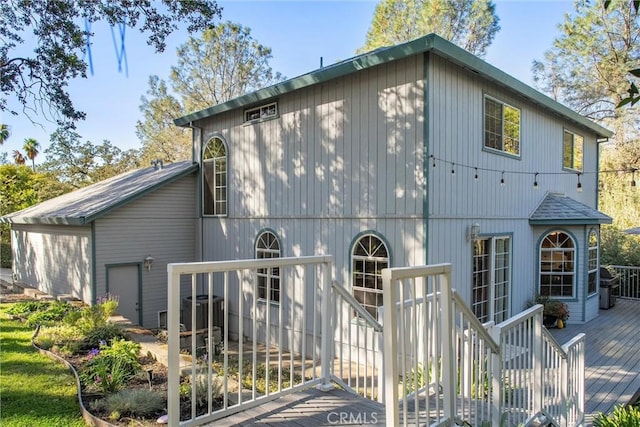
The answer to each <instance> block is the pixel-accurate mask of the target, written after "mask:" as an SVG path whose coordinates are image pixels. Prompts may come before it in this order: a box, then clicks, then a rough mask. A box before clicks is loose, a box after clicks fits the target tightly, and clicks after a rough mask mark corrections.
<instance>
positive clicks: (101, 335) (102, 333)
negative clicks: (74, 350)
mask: <svg viewBox="0 0 640 427" xmlns="http://www.w3.org/2000/svg"><path fill="white" fill-rule="evenodd" d="M83 335H84V338H82V340H81V341H80V342H79V343H78V348H79V350H80V351H88V350H91V349H92V348H96V347H99V346H100V343H101V342H113V341H115V340H120V339H125V340H126V339H127V338H128V337H127V334H126V332H125V331H124V329H123V328H122V326H120V325H118V324H117V323H105V324H104V325H101V326H98V327H96V328H93V329H91V330H90V331H88V332H85V333H84V334H83Z"/></svg>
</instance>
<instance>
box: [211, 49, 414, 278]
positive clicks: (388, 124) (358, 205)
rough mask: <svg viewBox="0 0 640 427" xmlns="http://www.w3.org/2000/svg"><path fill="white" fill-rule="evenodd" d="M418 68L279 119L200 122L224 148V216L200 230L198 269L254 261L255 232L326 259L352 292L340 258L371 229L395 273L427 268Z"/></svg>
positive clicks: (372, 74)
mask: <svg viewBox="0 0 640 427" xmlns="http://www.w3.org/2000/svg"><path fill="white" fill-rule="evenodd" d="M422 65H423V61H422V57H413V58H409V59H406V60H401V61H397V62H393V63H390V64H387V65H383V66H379V67H375V68H372V69H369V70H365V71H363V72H360V73H358V74H356V75H350V76H347V77H345V78H341V79H337V80H335V81H331V82H328V83H324V84H320V85H317V86H315V87H311V88H307V89H302V90H299V91H296V92H293V93H291V94H288V95H286V96H283V97H281V98H280V99H278V109H279V117H278V118H276V119H272V120H267V121H264V122H261V123H255V124H244V123H242V117H243V115H242V111H234V112H229V113H225V114H222V115H220V116H218V117H215V118H214V119H211V120H209V121H206V122H204V123H203V124H202V125H203V127H204V130H203V135H204V137H203V143H206V141H207V140H208V139H209V138H210V137H211V136H212V135H216V134H218V135H222V136H223V137H224V138H225V140H226V141H227V143H228V145H229V147H230V149H229V152H230V157H229V183H230V188H229V202H230V203H229V215H228V217H226V218H205V219H204V221H203V235H204V236H206V238H205V239H204V253H203V259H204V260H220V259H242V258H253V257H255V254H254V249H253V247H254V242H255V239H256V237H257V235H258V233H259V232H260V230H262V229H265V228H269V229H272V230H273V231H275V232H276V234H277V235H278V236H279V238H280V240H281V245H282V252H283V256H299V255H313V254H331V255H333V256H334V257H335V269H336V271H335V276H334V277H335V279H336V280H338V281H339V282H341V283H343V284H344V285H345V286H347V287H350V286H351V280H350V276H349V273H350V271H349V270H350V267H349V255H350V254H349V250H350V247H351V245H352V243H353V240H354V239H355V237H356V236H357V235H358V234H359V233H362V232H364V231H374V232H376V233H378V234H379V235H381V236H382V237H383V238H384V239H385V240H386V242H387V243H388V245H389V250H390V252H391V254H392V262H393V264H394V265H398V266H400V265H418V264H422V263H424V259H425V253H424V232H423V220H422V207H423V194H424V189H423V178H422V169H423V167H422V160H421V159H422V151H423V127H424V123H423V115H422V111H423V99H424V98H423V96H424V94H423V81H422V79H423V67H422Z"/></svg>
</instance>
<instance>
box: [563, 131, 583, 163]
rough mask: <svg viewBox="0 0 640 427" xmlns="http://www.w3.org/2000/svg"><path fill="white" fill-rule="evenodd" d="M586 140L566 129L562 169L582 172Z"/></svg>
mask: <svg viewBox="0 0 640 427" xmlns="http://www.w3.org/2000/svg"><path fill="white" fill-rule="evenodd" d="M583 156H584V138H583V137H582V136H580V135H578V134H576V133H573V132H570V131H568V130H566V129H565V131H564V140H563V144H562V167H563V168H565V169H571V170H575V171H580V172H582V160H583Z"/></svg>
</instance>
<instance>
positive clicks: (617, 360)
mask: <svg viewBox="0 0 640 427" xmlns="http://www.w3.org/2000/svg"><path fill="white" fill-rule="evenodd" d="M551 332H552V334H553V335H554V336H555V337H556V339H557V340H558V342H560V343H561V344H563V343H565V342H567V341H568V340H570V339H571V338H573V337H574V336H575V335H576V334H578V333H581V332H584V333H585V334H586V366H585V371H586V372H585V381H586V398H585V413H586V414H594V415H595V414H597V413H599V412H603V413H607V412H609V411H610V410H611V409H613V407H614V406H615V405H617V404H625V403H628V402H629V401H630V400H631V399H632V398H633V397H634V395H635V394H636V392H638V390H640V356H639V355H640V301H634V300H620V299H619V300H618V301H617V303H616V305H615V307H613V308H611V309H609V310H600V315H599V316H598V317H597V318H596V319H594V320H592V321H591V322H589V323H586V324H582V325H568V326H567V327H566V328H564V329H552V330H551ZM384 414H385V411H384V406H383V405H382V404H380V403H377V402H373V401H370V400H367V399H364V398H361V397H359V396H356V395H354V394H352V393H348V392H346V391H344V390H339V389H336V390H333V391H331V392H328V393H324V392H320V391H317V390H315V389H310V390H307V391H304V392H301V393H296V394H293V395H290V396H286V397H283V398H281V399H278V400H276V401H273V402H269V403H267V404H265V405H262V406H260V407H257V408H254V409H251V410H248V411H245V412H241V413H239V414H235V415H232V416H230V417H227V418H224V419H222V420H219V421H216V422H215V425H216V426H244V425H253V424H260V425H264V426H271V425H273V426H275V425H277V426H279V427H282V426H296V427H299V426H305V427H309V426H321V425H336V424H340V425H356V426H357V425H374V426H375V425H380V426H383V425H385V415H384ZM340 417H343V418H340ZM587 419H588V420H590V419H592V416H588V417H587Z"/></svg>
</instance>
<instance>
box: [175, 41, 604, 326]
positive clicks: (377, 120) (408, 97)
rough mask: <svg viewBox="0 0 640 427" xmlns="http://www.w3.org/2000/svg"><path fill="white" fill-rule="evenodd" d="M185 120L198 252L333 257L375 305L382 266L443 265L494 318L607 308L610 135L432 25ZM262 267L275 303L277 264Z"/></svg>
mask: <svg viewBox="0 0 640 427" xmlns="http://www.w3.org/2000/svg"><path fill="white" fill-rule="evenodd" d="M175 124H176V125H178V126H184V127H190V128H192V129H193V144H194V153H195V156H196V158H195V159H194V160H195V161H196V162H197V163H198V164H199V165H200V178H199V183H200V191H199V196H200V198H199V200H198V213H199V216H200V217H201V219H200V220H199V221H200V225H199V227H198V229H199V232H198V234H197V235H196V236H195V238H196V240H197V242H196V245H195V247H196V248H197V250H198V252H197V254H196V257H197V258H198V259H199V260H202V261H211V260H234V259H246V258H273V257H296V256H303V255H314V254H331V255H333V256H334V259H335V266H334V269H335V271H334V272H333V273H334V279H335V280H336V281H338V282H339V283H341V284H342V285H343V286H345V287H346V288H347V289H349V291H350V292H352V294H353V296H354V297H355V298H356V299H357V300H358V301H359V302H360V303H361V304H362V305H363V306H364V307H365V308H366V309H367V310H368V311H369V312H370V313H371V314H372V315H373V316H374V317H376V316H379V313H378V307H379V306H380V305H381V303H382V290H381V287H382V279H381V270H382V269H383V268H385V267H394V266H404V265H421V264H435V263H441V262H450V263H452V264H453V265H454V267H455V268H454V271H453V272H452V281H453V284H454V286H455V287H456V288H457V291H458V292H459V293H460V294H461V295H462V296H463V297H464V299H465V300H466V301H467V302H468V303H469V305H470V306H471V307H472V308H473V310H474V312H475V314H476V315H477V316H478V318H479V319H480V320H481V321H483V322H484V321H490V320H493V321H496V322H500V321H502V320H505V319H507V318H509V317H510V316H512V315H514V314H517V313H519V312H521V311H522V310H523V309H524V308H525V307H526V306H527V302H528V301H530V300H532V299H533V297H534V295H535V294H537V293H539V294H542V295H548V296H550V297H552V298H557V299H561V300H563V301H565V302H567V303H568V305H569V308H570V310H571V317H570V319H569V322H576V323H581V322H586V321H588V320H590V319H592V318H594V317H595V316H597V314H598V290H599V288H598V264H599V245H600V233H599V227H600V224H603V223H610V222H611V218H609V217H608V216H606V215H604V214H602V213H601V212H599V211H598V210H597V194H598V172H597V171H598V151H599V148H598V145H599V144H600V143H601V142H603V141H606V140H607V138H609V137H610V136H611V132H610V131H608V130H607V129H604V128H602V127H601V126H599V125H597V124H595V123H593V122H591V121H589V120H587V119H586V118H584V117H582V116H580V115H579V114H577V113H575V112H574V111H572V110H570V109H569V108H567V107H565V106H563V105H561V104H559V103H557V102H555V101H553V100H552V99H550V98H548V97H547V96H545V95H543V94H541V93H539V92H537V91H535V90H534V89H532V88H530V87H529V86H527V85H525V84H524V83H522V82H520V81H518V80H516V79H514V78H513V77H511V76H509V75H507V74H506V73H504V72H502V71H500V70H499V69H497V68H495V67H493V66H491V65H489V64H487V63H486V62H484V61H482V60H480V59H478V58H477V57H475V56H473V55H471V54H470V53H468V52H466V51H464V50H463V49H461V48H459V47H457V46H455V45H454V44H452V43H450V42H448V41H445V40H444V39H442V38H440V37H438V36H436V35H433V34H431V35H427V36H425V37H422V38H419V39H416V40H414V41H411V42H408V43H404V44H401V45H397V46H393V47H388V48H381V49H378V50H375V51H372V52H369V53H366V54H363V55H359V56H356V57H354V58H351V59H348V60H345V61H342V62H339V63H336V64H334V65H331V66H327V67H324V68H321V69H318V70H315V71H313V72H310V73H308V74H305V75H302V76H300V77H296V78H293V79H291V80H287V81H284V82H282V83H278V84H276V85H274V86H271V87H267V88H264V89H261V90H258V91H256V92H252V93H249V94H246V95H243V96H241V97H239V98H236V99H233V100H231V101H228V102H225V103H222V104H219V105H215V106H212V107H210V108H207V109H205V110H202V111H197V112H194V113H192V114H188V115H186V116H184V117H180V118H178V119H176V120H175ZM262 273H264V274H259V275H258V276H259V277H258V295H257V298H258V299H259V302H260V303H261V305H259V306H258V309H259V310H262V311H264V310H266V307H269V306H272V305H274V304H275V305H277V304H278V303H279V300H280V292H279V286H280V279H281V278H280V277H279V273H278V270H277V269H272V270H270V271H269V272H267V270H266V269H265V270H263V271H262ZM267 303H270V304H267ZM241 315H242V316H243V317H246V318H247V319H249V318H251V316H253V315H254V313H252V311H251V309H250V305H249V304H247V305H246V307H245V309H244V312H243V313H242V314H241ZM256 315H257V314H256Z"/></svg>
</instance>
